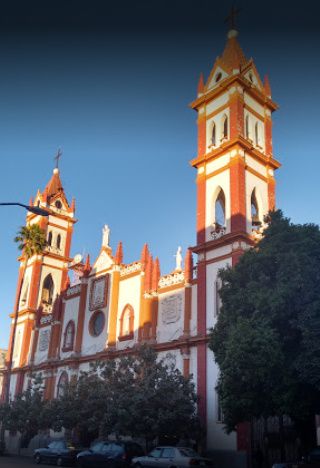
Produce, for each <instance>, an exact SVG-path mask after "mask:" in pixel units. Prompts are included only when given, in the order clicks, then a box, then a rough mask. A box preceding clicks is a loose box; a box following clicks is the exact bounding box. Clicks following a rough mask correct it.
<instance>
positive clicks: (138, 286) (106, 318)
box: [7, 28, 280, 454]
mask: <svg viewBox="0 0 320 468" xmlns="http://www.w3.org/2000/svg"><path fill="white" fill-rule="evenodd" d="M190 106H191V108H192V109H193V110H194V111H196V113H197V128H198V151H197V155H196V157H195V158H194V159H193V160H192V161H191V165H192V166H193V168H194V169H195V176H196V189H197V212H196V225H197V232H196V245H193V246H191V247H190V248H189V249H188V250H187V252H186V253H184V259H183V258H182V253H181V250H180V249H179V250H178V252H177V256H176V269H175V270H174V271H172V272H171V273H169V274H166V275H160V268H159V260H158V259H157V258H155V259H154V258H153V256H152V252H150V250H149V248H148V245H147V244H146V245H144V247H143V249H142V252H141V256H140V258H137V259H136V261H134V262H133V263H130V264H126V263H124V262H123V254H122V244H121V242H120V243H119V244H118V247H117V249H116V251H112V249H111V247H110V245H109V228H108V226H105V227H104V228H103V235H102V242H101V249H100V253H99V255H98V257H97V258H96V259H90V257H89V256H87V258H86V259H84V260H82V258H81V256H75V257H74V258H72V257H71V254H70V251H71V243H72V234H73V230H74V228H75V225H76V217H75V201H74V200H72V201H70V200H68V199H67V197H66V194H65V190H64V187H63V184H62V181H61V177H60V172H59V169H58V168H57V167H56V168H55V169H54V171H53V174H52V177H51V179H50V180H49V182H48V183H47V185H46V187H45V189H44V190H43V191H39V190H38V192H37V194H36V196H35V197H34V199H33V200H32V204H33V205H34V206H39V207H41V208H42V209H44V210H47V212H48V213H49V216H47V217H40V216H38V215H36V214H33V213H30V212H29V213H28V215H27V219H26V222H27V224H28V225H29V224H33V223H37V224H39V225H40V226H41V228H42V229H43V230H44V231H45V232H46V236H47V246H46V248H45V250H44V252H43V253H42V254H40V255H34V256H33V257H32V258H29V259H26V258H24V256H23V254H22V256H21V257H20V258H19V261H20V268H19V276H18V284H17V294H16V302H15V306H14V307H15V308H14V310H15V311H18V320H17V324H16V327H15V326H14V324H15V321H14V315H15V314H14V313H12V315H11V317H12V326H11V337H10V342H9V351H8V354H7V356H10V349H12V343H14V348H13V361H12V373H11V379H10V395H11V397H14V396H15V395H17V394H19V393H21V392H22V391H23V390H24V389H26V388H27V386H28V383H29V381H30V376H31V374H32V373H35V372H36V373H40V372H41V375H42V377H43V379H44V382H45V391H44V392H45V393H44V396H45V398H48V399H51V398H55V397H57V396H59V393H60V392H61V391H62V389H63V386H64V384H65V383H66V382H68V381H70V379H72V378H76V377H77V376H78V375H79V373H80V372H81V371H85V370H88V368H89V366H90V363H91V362H94V361H95V360H97V359H111V358H114V357H117V356H120V355H123V354H126V353H130V352H131V351H132V349H133V347H134V346H135V345H137V344H139V343H149V344H150V345H152V346H153V347H154V349H155V350H156V351H157V353H158V355H159V357H160V358H165V359H170V360H171V361H172V360H173V361H174V364H175V366H176V367H177V368H178V369H179V370H180V371H181V372H182V373H183V374H184V375H185V376H189V375H190V374H192V376H193V379H194V383H195V386H196V391H197V394H198V396H199V403H198V409H199V415H200V418H201V421H202V422H203V424H204V426H205V428H206V448H207V449H208V450H210V451H224V452H228V453H229V452H230V453H234V454H236V453H237V451H245V450H247V449H248V443H249V441H248V436H247V433H246V427H245V425H244V427H239V429H238V431H237V433H233V434H230V435H227V434H226V433H225V432H224V429H223V415H222V414H221V411H220V407H219V401H218V397H217V393H216V390H215V386H216V382H217V378H218V374H219V369H218V368H217V365H216V364H215V360H214V356H213V353H212V352H211V351H210V350H209V348H208V345H207V343H208V332H209V330H210V329H211V328H212V327H214V325H215V321H216V320H217V316H218V314H219V307H220V299H219V293H218V292H219V280H218V278H217V274H218V271H219V269H221V268H224V267H226V266H227V265H230V266H233V265H235V264H236V263H237V261H238V259H239V258H240V256H241V255H242V254H243V252H245V251H246V250H247V249H250V248H251V247H252V246H253V245H254V244H255V242H257V240H258V239H259V238H261V235H262V231H263V228H264V221H263V219H264V216H265V214H266V213H267V212H268V211H269V210H272V209H273V208H274V206H275V178H274V171H275V170H276V169H277V168H279V167H280V164H279V162H278V161H277V160H276V159H274V157H273V151H272V117H271V116H272V113H273V111H275V110H276V109H277V104H276V103H275V102H274V101H273V100H272V97H271V88H270V84H269V81H268V78H267V77H266V78H265V79H264V80H263V81H262V80H261V78H260V76H259V73H258V70H257V69H256V67H255V64H254V62H253V60H252V59H248V58H247V57H246V56H245V54H244V52H243V51H242V49H241V47H240V45H239V42H238V32H237V31H236V29H234V28H231V29H230V30H229V32H228V35H227V41H226V45H225V48H224V50H223V52H222V54H221V55H220V56H219V57H218V58H217V59H216V61H215V63H214V66H213V69H212V70H211V73H210V75H209V76H208V78H207V79H206V80H205V79H204V77H203V75H201V76H200V80H199V84H198V89H197V94H196V98H195V99H194V101H193V102H192V103H191V105H190ZM186 131H187V129H186ZM187 163H188V162H187V161H186V164H187ZM190 216H191V217H192V216H193V215H192V213H190ZM69 275H72V276H73V278H74V280H73V281H72V282H71V283H70V279H69ZM14 332H15V338H14V340H13V333H14Z"/></svg>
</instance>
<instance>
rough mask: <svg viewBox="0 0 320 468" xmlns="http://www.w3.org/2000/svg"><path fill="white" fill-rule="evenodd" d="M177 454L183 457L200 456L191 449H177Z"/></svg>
mask: <svg viewBox="0 0 320 468" xmlns="http://www.w3.org/2000/svg"><path fill="white" fill-rule="evenodd" d="M179 452H180V454H181V455H182V456H183V457H199V456H200V455H199V454H198V453H197V452H195V451H194V450H192V449H191V448H188V447H185V448H179Z"/></svg>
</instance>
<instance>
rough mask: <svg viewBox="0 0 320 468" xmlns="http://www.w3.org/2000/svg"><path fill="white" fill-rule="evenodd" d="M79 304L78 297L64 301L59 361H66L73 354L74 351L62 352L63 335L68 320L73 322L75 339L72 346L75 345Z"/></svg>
mask: <svg viewBox="0 0 320 468" xmlns="http://www.w3.org/2000/svg"><path fill="white" fill-rule="evenodd" d="M79 304H80V296H76V297H74V298H72V299H68V300H67V301H65V309H64V318H63V322H62V324H61V325H62V327H61V342H60V356H61V359H66V358H68V357H70V356H71V354H73V353H74V350H72V351H65V352H64V351H62V349H63V344H64V335H65V329H66V326H67V325H68V323H69V322H70V320H73V321H74V325H75V337H74V342H73V344H74V345H75V339H76V334H77V333H76V331H77V327H78V313H79Z"/></svg>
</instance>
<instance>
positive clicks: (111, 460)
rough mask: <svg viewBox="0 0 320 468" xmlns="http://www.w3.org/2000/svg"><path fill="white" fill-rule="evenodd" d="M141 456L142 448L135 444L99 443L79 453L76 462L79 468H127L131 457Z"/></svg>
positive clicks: (130, 442)
mask: <svg viewBox="0 0 320 468" xmlns="http://www.w3.org/2000/svg"><path fill="white" fill-rule="evenodd" d="M143 454H144V451H143V448H142V447H141V446H140V445H139V444H137V443H136V442H132V441H125V442H108V441H100V442H96V443H95V444H93V445H92V446H91V447H90V449H89V450H85V451H83V452H80V453H79V454H78V455H77V462H78V466H80V467H81V468H90V467H94V468H106V467H112V468H127V467H129V466H130V464H131V461H132V459H133V457H136V456H139V455H143Z"/></svg>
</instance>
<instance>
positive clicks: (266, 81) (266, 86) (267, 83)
mask: <svg viewBox="0 0 320 468" xmlns="http://www.w3.org/2000/svg"><path fill="white" fill-rule="evenodd" d="M264 90H265V92H266V94H267V96H268V97H271V86H270V81H269V77H268V75H266V76H265V77H264Z"/></svg>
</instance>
